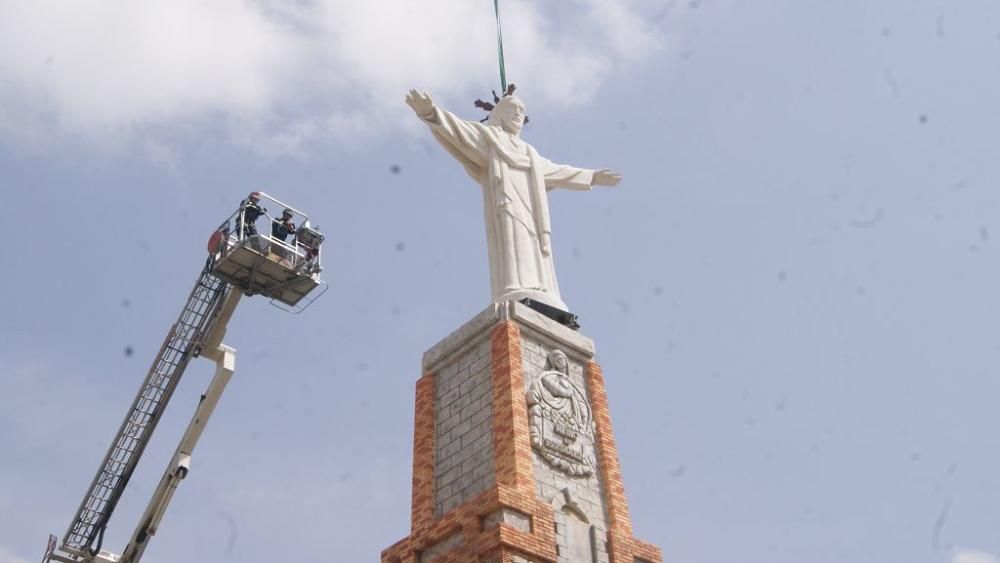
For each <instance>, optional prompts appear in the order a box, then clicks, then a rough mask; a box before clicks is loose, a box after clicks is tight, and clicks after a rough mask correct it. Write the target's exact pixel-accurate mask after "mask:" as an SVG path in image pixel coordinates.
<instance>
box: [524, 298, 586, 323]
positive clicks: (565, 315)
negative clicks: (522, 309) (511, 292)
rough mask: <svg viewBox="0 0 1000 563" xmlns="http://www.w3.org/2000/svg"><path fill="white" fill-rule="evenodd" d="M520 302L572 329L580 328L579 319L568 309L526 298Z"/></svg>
mask: <svg viewBox="0 0 1000 563" xmlns="http://www.w3.org/2000/svg"><path fill="white" fill-rule="evenodd" d="M520 303H522V304H523V305H525V306H527V307H530V308H531V309H534V310H535V311H538V312H539V313H541V314H543V315H545V316H546V317H548V318H550V319H552V320H554V321H555V322H557V323H559V324H561V325H563V326H566V327H569V328H571V329H573V330H580V322H579V319H577V316H576V315H574V314H573V313H570V312H569V311H563V310H562V309H560V308H558V307H553V306H552V305H548V304H546V303H542V302H540V301H535V300H534V299H528V298H525V299H522V300H521V301H520Z"/></svg>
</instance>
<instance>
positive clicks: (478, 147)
mask: <svg viewBox="0 0 1000 563" xmlns="http://www.w3.org/2000/svg"><path fill="white" fill-rule="evenodd" d="M406 103H407V105H409V106H410V107H411V108H413V112H414V113H416V114H417V117H419V118H420V119H421V121H423V122H424V123H426V124H427V125H429V126H430V128H431V130H432V131H433V132H434V137H435V138H436V139H437V140H438V142H439V143H441V144H442V145H444V146H445V148H446V149H447V150H448V152H450V153H451V154H452V156H454V157H455V158H457V159H458V160H459V161H461V162H462V164H463V165H465V166H466V168H467V169H468V168H469V166H470V165H471V166H473V167H481V166H483V165H484V164H485V158H486V152H487V140H486V131H485V129H486V126H485V125H483V124H482V123H477V122H473V121H466V120H464V119H462V118H460V117H458V116H457V115H455V114H453V113H451V112H449V111H446V110H444V109H441V108H440V107H438V106H436V105H435V104H434V101H433V100H431V97H430V96H429V95H427V94H426V93H423V92H418V91H417V90H410V93H409V94H407V96H406ZM470 174H472V172H470ZM476 176H477V174H473V177H476Z"/></svg>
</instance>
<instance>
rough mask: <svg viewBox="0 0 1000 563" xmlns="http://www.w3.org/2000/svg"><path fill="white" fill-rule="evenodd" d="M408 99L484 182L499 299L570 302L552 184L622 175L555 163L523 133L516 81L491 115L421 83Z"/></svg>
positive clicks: (576, 184) (612, 180)
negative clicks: (446, 106)
mask: <svg viewBox="0 0 1000 563" xmlns="http://www.w3.org/2000/svg"><path fill="white" fill-rule="evenodd" d="M406 103H407V104H409V106H410V107H411V108H413V111H414V112H416V114H417V116H419V117H420V119H422V120H423V121H424V122H425V123H427V124H428V125H429V126H430V127H431V131H432V132H433V134H434V137H435V138H436V139H437V140H438V142H439V143H441V144H442V145H443V146H444V148H445V149H446V150H447V151H448V152H449V153H451V155H452V156H454V157H455V158H456V159H457V160H458V161H459V162H460V163H462V166H464V167H465V171H466V172H468V174H469V175H470V176H472V178H473V179H474V180H475V181H476V182H478V183H479V185H480V186H482V188H483V207H484V211H485V214H486V242H487V246H488V247H489V257H490V287H491V290H492V296H493V301H494V302H496V303H499V302H502V301H507V300H521V299H523V298H525V297H527V298H531V299H533V300H536V301H540V302H542V303H546V304H548V305H552V306H554V307H558V308H559V309H562V310H564V311H565V310H567V308H566V304H565V303H563V301H562V298H560V296H559V285H558V283H556V272H555V267H554V266H553V263H552V245H551V241H550V236H551V234H552V228H551V226H550V224H549V206H548V198H547V196H546V192H547V191H548V190H552V189H555V188H567V189H571V190H589V189H590V188H591V187H592V186H595V185H597V186H615V185H617V184H618V182H620V181H621V175H620V174H618V173H616V172H612V171H611V170H606V169H604V170H588V169H585V168H575V167H573V166H566V165H562V164H555V163H553V162H551V161H549V160H547V159H545V158H543V157H542V156H541V155H539V154H538V151H536V150H535V148H534V147H532V146H531V145H529V144H528V143H526V142H524V141H522V140H521V137H520V133H521V127H523V126H524V123H525V120H526V117H525V107H524V103H522V102H521V100H519V99H518V98H517V97H515V96H513V95H512V89H509V91H508V94H506V95H504V96H503V97H502V98H501V99H500V100H499V101H498V102H497V104H496V107H493V108H492V110H491V111H490V114H489V117H488V118H487V120H486V123H479V122H476V121H466V120H464V119H461V118H459V117H458V116H456V115H455V114H453V113H451V112H448V111H445V110H443V109H441V108H439V107H437V106H435V105H434V102H433V101H432V100H431V98H430V96H428V95H427V94H425V93H421V92H417V91H416V90H410V93H409V95H408V96H407V97H406ZM481 107H482V106H481ZM487 107H488V106H487Z"/></svg>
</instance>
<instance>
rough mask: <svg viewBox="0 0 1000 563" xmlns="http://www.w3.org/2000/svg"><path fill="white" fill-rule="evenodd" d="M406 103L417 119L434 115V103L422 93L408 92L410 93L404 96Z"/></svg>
mask: <svg viewBox="0 0 1000 563" xmlns="http://www.w3.org/2000/svg"><path fill="white" fill-rule="evenodd" d="M406 103H407V105H409V106H410V107H411V108H413V112H414V113H416V114H417V116H419V117H430V115H431V114H433V113H434V101H433V100H431V97H430V96H428V95H427V94H425V93H424V92H417V91H416V90H410V93H409V94H407V95H406Z"/></svg>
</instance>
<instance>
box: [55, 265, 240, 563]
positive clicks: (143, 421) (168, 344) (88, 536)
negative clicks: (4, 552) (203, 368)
mask: <svg viewBox="0 0 1000 563" xmlns="http://www.w3.org/2000/svg"><path fill="white" fill-rule="evenodd" d="M228 291H229V286H228V284H227V283H225V282H223V281H222V280H220V279H219V278H217V277H216V276H215V275H213V274H212V272H211V271H210V270H209V268H208V267H207V266H206V267H205V269H204V270H202V272H201V276H200V277H199V278H198V281H197V282H196V283H195V285H194V288H193V289H192V290H191V294H190V295H189V296H188V300H187V303H186V305H185V306H184V309H183V310H182V311H181V314H180V317H179V318H178V319H177V322H175V323H174V324H173V326H172V327H171V328H170V331H169V332H168V333H167V337H166V339H165V340H164V341H163V345H162V346H161V347H160V352H159V354H157V356H156V359H155V360H154V361H153V364H152V366H151V367H150V368H149V371H148V372H147V374H146V378H145V380H143V382H142V386H141V387H140V388H139V392H138V393H137V394H136V396H135V399H134V400H133V401H132V407H131V408H130V409H129V411H128V413H127V414H126V415H125V420H124V421H122V424H121V427H119V429H118V433H117V434H116V435H115V438H114V440H113V441H112V443H111V447H110V448H109V449H108V453H107V454H106V455H105V456H104V460H103V461H102V462H101V465H100V466H99V468H98V470H97V474H96V475H95V476H94V480H93V481H92V482H91V485H90V488H89V489H88V490H87V493H86V495H85V496H84V497H83V501H82V502H81V503H80V508H79V509H78V510H77V512H76V516H74V518H73V522H72V523H71V524H70V526H69V529H68V530H67V531H66V535H65V536H64V537H63V545H62V550H63V551H66V552H67V553H71V554H74V555H78V556H83V557H89V556H93V555H94V554H95V553H97V552H98V551H99V550H100V544H101V543H102V540H103V534H104V528H105V527H106V526H107V524H108V520H109V519H110V518H111V514H112V513H113V512H114V510H115V507H116V506H117V504H118V501H119V499H120V498H121V495H122V492H123V491H124V490H125V486H126V485H127V484H128V481H129V479H130V478H131V477H132V472H133V471H134V470H135V466H136V464H137V463H138V461H139V458H140V457H142V452H143V450H144V449H145V447H146V444H147V443H149V439H150V437H151V436H152V434H153V431H154V430H155V429H156V424H157V423H158V422H159V420H160V416H161V415H162V414H163V407H164V406H165V405H166V404H167V402H168V401H169V400H170V397H171V396H172V395H173V392H174V389H176V388H177V383H178V382H179V381H180V379H181V376H182V375H183V374H184V370H185V368H187V364H188V362H189V361H190V360H191V358H192V357H193V356H194V355H195V354H197V353H198V352H199V351H200V347H201V343H202V339H203V337H204V336H205V334H206V333H207V331H208V329H209V328H210V326H211V325H212V323H213V321H214V319H215V316H216V314H217V313H218V311H219V309H220V307H221V305H222V302H223V298H224V297H225V295H226V293H227V292H228ZM95 542H96V544H97V545H96V546H95V545H94V544H95Z"/></svg>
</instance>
